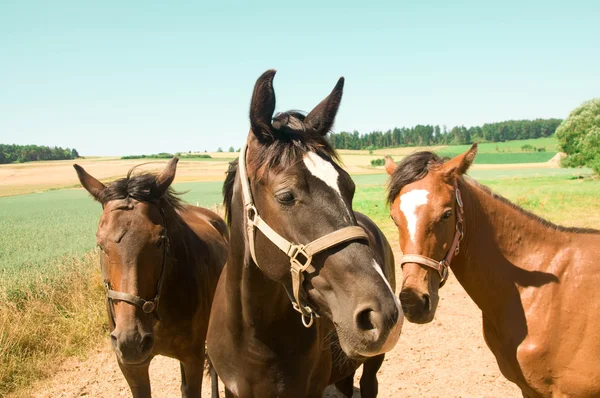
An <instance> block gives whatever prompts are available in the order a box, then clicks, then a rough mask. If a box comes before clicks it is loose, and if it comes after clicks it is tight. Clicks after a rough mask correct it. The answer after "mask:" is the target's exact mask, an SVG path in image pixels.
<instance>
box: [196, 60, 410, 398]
mask: <svg viewBox="0 0 600 398" xmlns="http://www.w3.org/2000/svg"><path fill="white" fill-rule="evenodd" d="M274 75H275V71H274V70H269V71H267V72H265V73H264V74H263V75H262V76H260V77H259V79H258V80H257V82H256V85H255V88H254V92H253V95H252V100H251V105H250V125H251V129H250V132H249V134H248V139H247V143H246V144H245V145H244V147H243V148H242V150H241V152H240V159H239V162H233V163H232V164H231V166H230V168H229V172H228V174H227V178H226V181H225V185H224V196H225V207H226V210H227V218H228V224H229V227H230V233H231V245H230V251H229V257H228V260H227V265H226V266H225V269H224V270H223V273H222V274H221V278H220V279H219V284H218V286H217V291H216V293H215V298H214V301H213V308H212V312H211V317H210V324H209V330H208V336H207V348H208V353H209V356H210V358H211V361H212V363H213V366H214V367H215V369H216V371H217V374H218V375H219V377H220V378H221V379H222V380H223V383H224V384H225V387H226V395H227V397H244V398H246V397H261V398H262V397H303V398H304V397H321V396H322V395H323V392H324V390H325V388H326V386H328V385H329V384H333V383H336V385H337V386H338V388H339V389H340V390H342V392H343V393H344V394H345V395H346V396H348V397H350V396H352V392H353V379H352V375H353V374H354V371H355V370H356V368H357V367H358V366H360V364H361V363H362V362H364V364H365V365H364V371H363V378H362V379H361V393H362V396H363V397H374V396H376V394H377V380H376V372H377V370H378V369H379V367H380V366H381V363H382V362H383V357H384V353H385V352H387V351H389V350H390V349H391V348H393V347H394V345H395V344H396V342H397V340H398V338H399V335H400V332H401V328H402V321H403V314H402V309H401V307H400V303H399V300H398V298H397V297H396V296H395V294H394V290H393V289H394V286H395V279H394V260H393V253H392V251H391V249H390V245H389V243H388V242H387V240H386V239H385V237H384V235H383V233H382V232H381V231H380V230H379V228H377V226H376V225H375V224H374V223H373V222H372V221H371V220H369V219H368V218H367V217H366V216H364V215H360V214H358V213H356V214H355V213H354V212H353V211H352V197H353V195H354V189H355V187H354V183H353V182H352V179H351V178H350V176H349V175H348V174H347V173H346V172H345V171H344V170H343V169H342V168H341V167H340V166H339V165H338V164H337V163H336V159H337V157H336V153H335V151H334V150H333V148H332V147H331V145H330V144H329V142H328V140H327V138H326V136H327V133H328V132H329V130H330V129H331V127H332V125H333V122H334V118H335V115H336V113H337V110H338V107H339V105H340V101H341V97H342V90H343V83H344V79H343V78H341V79H340V80H339V81H338V83H337V85H336V86H335V88H334V89H333V91H332V92H331V94H330V95H329V96H328V97H327V98H325V99H324V100H323V101H322V102H321V103H320V104H319V105H318V106H317V107H315V108H314V109H313V110H312V111H311V112H310V113H308V114H307V115H304V114H302V113H300V112H296V111H288V112H284V113H279V114H277V115H275V117H274V118H273V113H274V110H275V92H274V90H273V77H274ZM386 278H387V279H386Z"/></svg>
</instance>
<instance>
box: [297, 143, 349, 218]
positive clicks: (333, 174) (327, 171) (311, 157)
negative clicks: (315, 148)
mask: <svg viewBox="0 0 600 398" xmlns="http://www.w3.org/2000/svg"><path fill="white" fill-rule="evenodd" d="M303 161H304V165H305V166H306V168H307V169H308V171H309V172H310V173H311V174H312V175H313V176H315V177H317V178H318V179H319V180H321V181H323V182H324V183H325V184H327V185H328V186H329V187H331V188H332V189H333V190H334V191H335V192H337V194H338V195H339V197H340V200H341V201H342V205H343V206H344V208H345V209H346V213H347V216H348V218H347V221H350V219H351V217H350V210H348V208H347V207H346V204H345V202H344V200H343V199H342V193H341V191H340V187H339V184H338V177H339V176H340V174H339V173H338V172H337V170H336V169H335V167H333V165H332V164H331V163H329V162H328V161H326V160H325V159H323V158H322V157H320V156H319V155H317V154H316V153H314V152H308V153H307V154H306V155H304V158H303Z"/></svg>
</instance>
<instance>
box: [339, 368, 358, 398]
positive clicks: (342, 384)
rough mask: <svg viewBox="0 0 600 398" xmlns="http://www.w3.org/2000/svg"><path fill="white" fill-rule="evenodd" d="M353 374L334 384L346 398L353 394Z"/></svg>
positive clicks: (350, 397)
mask: <svg viewBox="0 0 600 398" xmlns="http://www.w3.org/2000/svg"><path fill="white" fill-rule="evenodd" d="M354 373H355V372H352V374H351V375H350V376H348V377H346V378H345V379H342V380H340V381H338V382H337V383H335V387H336V388H337V389H338V390H339V391H340V392H341V393H342V394H343V395H344V396H345V397H347V398H352V395H353V394H354ZM361 380H362V379H361Z"/></svg>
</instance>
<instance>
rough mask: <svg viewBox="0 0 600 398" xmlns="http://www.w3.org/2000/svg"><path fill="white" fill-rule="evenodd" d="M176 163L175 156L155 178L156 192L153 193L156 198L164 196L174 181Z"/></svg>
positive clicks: (177, 160)
mask: <svg viewBox="0 0 600 398" xmlns="http://www.w3.org/2000/svg"><path fill="white" fill-rule="evenodd" d="M177 162H179V158H178V157H177V156H175V157H174V158H173V159H171V160H169V163H167V167H165V169H164V170H163V172H162V173H160V175H159V176H158V177H157V178H156V190H155V192H153V193H154V194H156V195H157V196H158V197H161V196H163V195H164V193H165V192H167V189H169V187H170V186H171V183H172V182H173V180H174V179H175V171H177Z"/></svg>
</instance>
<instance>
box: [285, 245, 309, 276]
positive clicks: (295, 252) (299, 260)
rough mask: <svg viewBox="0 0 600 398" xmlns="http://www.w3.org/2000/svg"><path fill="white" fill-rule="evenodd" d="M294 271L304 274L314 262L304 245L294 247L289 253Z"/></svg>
mask: <svg viewBox="0 0 600 398" xmlns="http://www.w3.org/2000/svg"><path fill="white" fill-rule="evenodd" d="M288 256H289V257H290V264H291V266H292V269H294V270H296V271H298V272H304V271H306V269H307V268H308V266H309V265H310V263H311V262H312V256H311V255H309V254H308V253H307V252H306V251H305V250H304V245H293V246H292V247H290V251H289V252H288Z"/></svg>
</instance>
